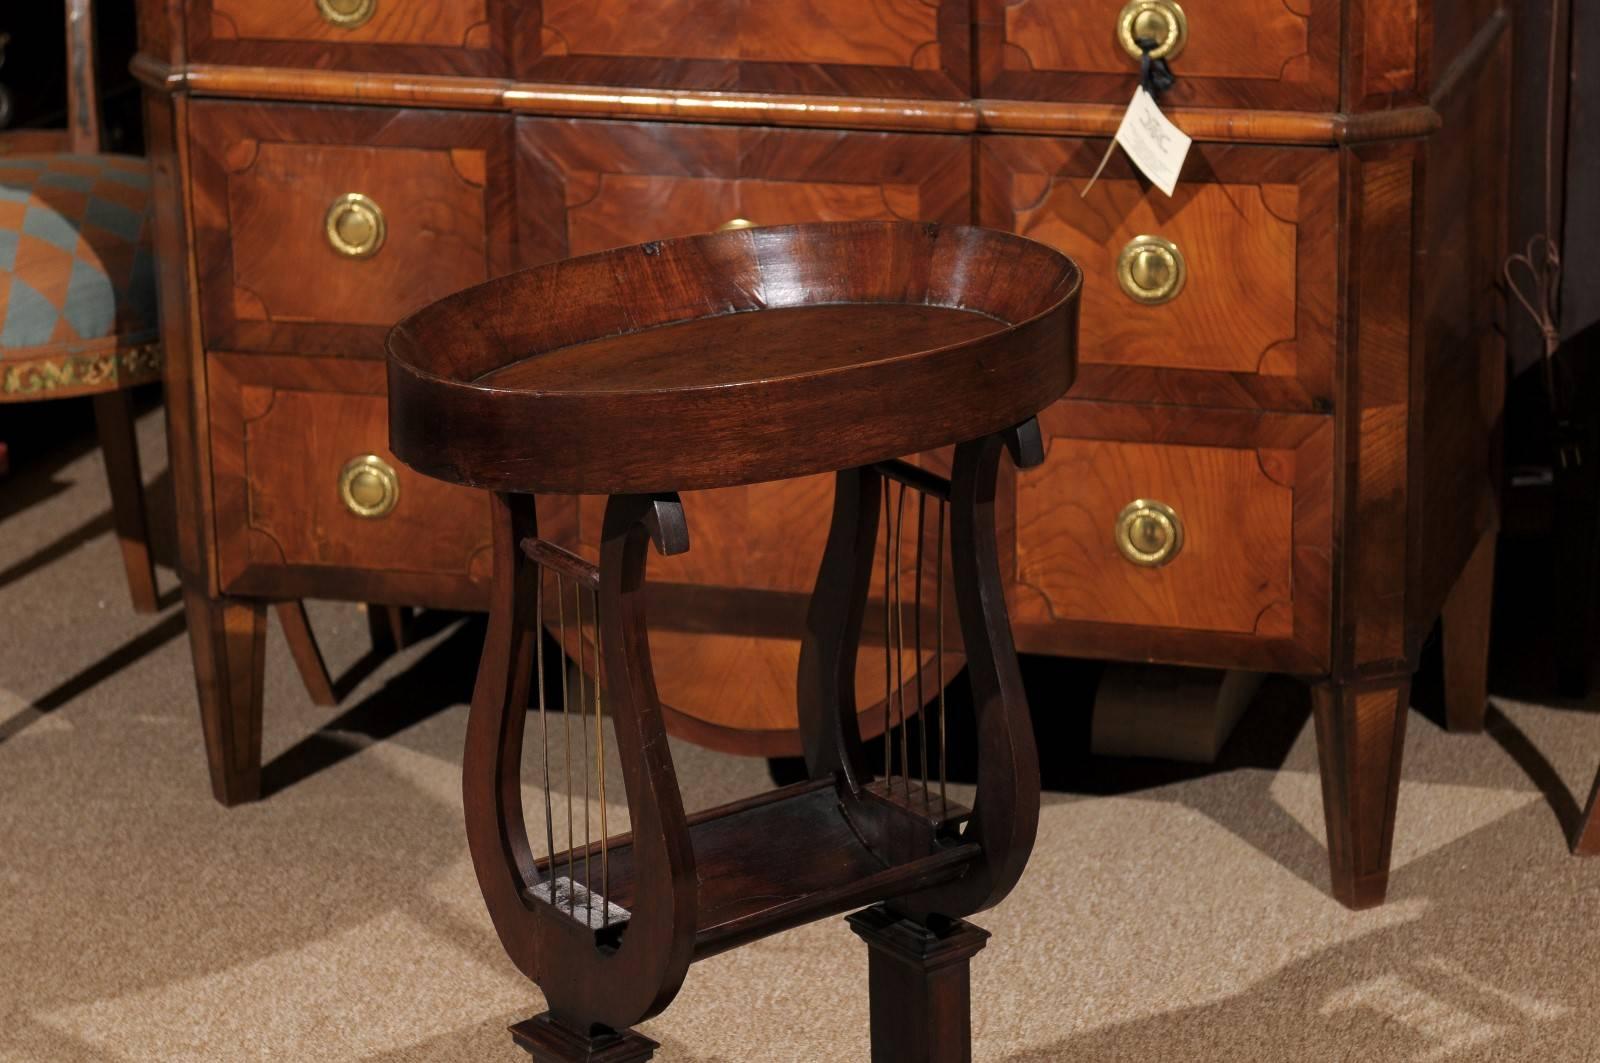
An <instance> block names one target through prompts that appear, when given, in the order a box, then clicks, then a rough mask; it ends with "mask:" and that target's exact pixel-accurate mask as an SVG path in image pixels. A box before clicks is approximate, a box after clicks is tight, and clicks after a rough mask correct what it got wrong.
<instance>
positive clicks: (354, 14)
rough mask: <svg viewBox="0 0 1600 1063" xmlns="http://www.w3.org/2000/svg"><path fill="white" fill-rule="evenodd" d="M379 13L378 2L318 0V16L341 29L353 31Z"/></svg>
mask: <svg viewBox="0 0 1600 1063" xmlns="http://www.w3.org/2000/svg"><path fill="white" fill-rule="evenodd" d="M377 11H378V0H317V14H319V15H321V16H322V19H323V21H324V22H329V23H332V24H333V25H335V26H338V27H340V28H341V29H347V30H353V29H355V28H356V27H357V26H360V25H362V24H363V23H365V22H366V21H367V20H368V19H370V18H371V17H372V16H373V15H375V14H377Z"/></svg>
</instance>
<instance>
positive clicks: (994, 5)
mask: <svg viewBox="0 0 1600 1063" xmlns="http://www.w3.org/2000/svg"><path fill="white" fill-rule="evenodd" d="M977 5H978V22H977V42H978V43H977V50H978V87H979V93H980V94H981V95H984V96H1000V97H1015V98H1020V99H1045V100H1051V99H1059V100H1077V101H1082V102H1092V103H1115V104H1120V105H1123V106H1126V104H1127V101H1128V99H1129V97H1131V96H1132V95H1133V91H1134V89H1135V88H1136V87H1137V86H1138V84H1139V63H1138V60H1136V59H1134V58H1132V57H1130V56H1129V55H1128V53H1127V52H1126V51H1124V50H1123V48H1122V46H1121V45H1120V44H1119V43H1118V41H1117V26H1118V15H1119V13H1120V12H1121V10H1122V7H1123V0H1020V2H1017V0H977ZM1351 6H1360V5H1359V4H1341V2H1340V0H1303V2H1296V3H1284V2H1283V0H1238V2H1234V3H1227V4H1186V5H1184V11H1185V13H1186V14H1187V17H1188V23H1189V32H1188V42H1187V44H1186V45H1185V47H1184V49H1183V51H1182V52H1181V53H1180V54H1179V55H1177V56H1176V57H1174V58H1172V59H1171V60H1170V64H1171V67H1172V71H1173V73H1174V74H1176V75H1177V83H1176V84H1175V85H1174V86H1173V87H1172V88H1171V89H1170V90H1168V92H1167V93H1166V95H1165V97H1164V99H1163V103H1164V104H1165V103H1166V102H1167V101H1170V102H1171V103H1172V104H1174V105H1179V106H1200V107H1236V108H1249V109H1269V110H1270V109H1285V110H1288V109H1306V110H1312V109H1317V108H1321V109H1324V110H1334V109H1336V108H1337V106H1338V101H1339V75H1340V70H1339V60H1340V53H1339V44H1340V28H1341V27H1340V17H1341V12H1340V9H1341V7H1351Z"/></svg>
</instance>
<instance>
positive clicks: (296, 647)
mask: <svg viewBox="0 0 1600 1063" xmlns="http://www.w3.org/2000/svg"><path fill="white" fill-rule="evenodd" d="M276 609H277V612H278V623H279V624H280V625H282V627H283V637H284V641H286V642H288V643H289V654H290V655H291V656H292V657H294V665H295V667H296V668H298V669H299V670H300V681H301V682H302V683H304V684H305V686H306V693H307V694H309V695H310V696H311V704H313V705H320V706H322V707H323V708H332V707H333V706H335V705H337V704H339V698H338V696H337V695H335V694H334V692H333V680H332V679H330V678H329V676H328V666H327V663H326V662H324V661H323V659H322V650H321V648H320V647H318V646H317V638H316V636H315V635H313V634H312V633H311V621H310V619H309V618H308V617H307V616H306V603H305V602H303V601H301V600H300V599H298V598H296V599H295V600H293V601H289V602H279V603H278V604H277V606H276Z"/></svg>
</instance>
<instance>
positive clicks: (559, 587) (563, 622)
mask: <svg viewBox="0 0 1600 1063" xmlns="http://www.w3.org/2000/svg"><path fill="white" fill-rule="evenodd" d="M556 621H557V625H558V628H559V630H560V632H561V652H562V654H563V657H562V661H561V717H562V720H561V726H562V728H563V730H564V731H565V735H564V738H565V741H563V742H562V750H561V752H562V760H563V761H564V762H565V765H566V771H565V776H566V780H567V914H568V915H572V914H573V912H574V907H575V904H574V902H575V899H576V898H575V897H574V894H573V889H572V883H573V881H574V879H573V871H574V870H575V868H574V866H573V851H574V849H575V848H576V846H574V845H573V840H574V838H575V833H574V831H573V829H572V699H571V698H570V697H569V696H568V693H567V662H566V658H565V654H566V649H567V596H566V587H565V585H564V584H563V583H562V580H561V574H560V573H559V572H558V573H556ZM585 788H586V789H587V786H586V787H585ZM555 899H556V897H555V894H553V893H552V894H551V895H550V900H551V901H552V902H554V901H555Z"/></svg>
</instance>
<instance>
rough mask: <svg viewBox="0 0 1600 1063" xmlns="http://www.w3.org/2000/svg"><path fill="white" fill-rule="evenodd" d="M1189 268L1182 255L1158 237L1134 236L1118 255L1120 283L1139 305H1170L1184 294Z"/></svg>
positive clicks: (1170, 243) (1172, 244) (1176, 248)
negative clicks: (1180, 294) (1179, 294)
mask: <svg viewBox="0 0 1600 1063" xmlns="http://www.w3.org/2000/svg"><path fill="white" fill-rule="evenodd" d="M1188 275H1189V267H1188V264H1187V263H1185V262H1184V260H1183V252H1182V251H1179V250H1178V245H1177V244H1175V243H1173V242H1172V241H1171V240H1163V239H1162V238H1161V237H1159V236H1135V237H1134V238H1133V239H1132V240H1129V241H1128V246H1127V247H1124V248H1123V249H1122V254H1120V255H1118V256H1117V283H1119V284H1121V285H1122V290H1123V291H1124V292H1125V293H1127V296H1128V298H1130V299H1132V300H1133V301H1134V302H1137V303H1145V304H1146V305H1151V306H1153V305H1155V304H1158V303H1169V302H1171V301H1172V300H1174V299H1176V298H1177V297H1178V293H1179V292H1181V291H1183V283H1184V281H1186V280H1187V279H1188Z"/></svg>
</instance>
